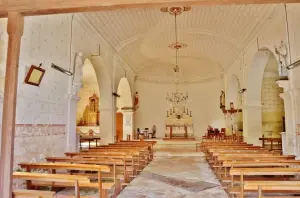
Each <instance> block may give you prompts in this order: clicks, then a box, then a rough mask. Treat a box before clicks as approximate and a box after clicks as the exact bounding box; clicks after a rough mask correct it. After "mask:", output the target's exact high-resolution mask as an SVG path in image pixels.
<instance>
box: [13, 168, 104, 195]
mask: <svg viewBox="0 0 300 198" xmlns="http://www.w3.org/2000/svg"><path fill="white" fill-rule="evenodd" d="M13 178H14V179H20V180H27V181H42V182H52V184H54V183H58V182H60V183H65V184H68V187H71V186H74V189H75V198H80V194H79V187H80V186H82V185H84V184H89V183H90V180H89V178H88V177H85V176H78V175H61V174H46V173H27V172H14V173H13ZM102 198H103V197H102Z"/></svg>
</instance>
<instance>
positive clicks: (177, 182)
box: [118, 145, 228, 198]
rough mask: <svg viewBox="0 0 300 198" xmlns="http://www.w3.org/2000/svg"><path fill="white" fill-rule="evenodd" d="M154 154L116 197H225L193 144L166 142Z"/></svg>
mask: <svg viewBox="0 0 300 198" xmlns="http://www.w3.org/2000/svg"><path fill="white" fill-rule="evenodd" d="M181 147H182V148H181ZM184 147H185V148H186V149H184ZM155 155H156V157H155V159H154V160H153V161H152V162H151V163H150V164H149V165H148V166H147V167H146V168H145V169H144V171H143V172H142V173H141V174H140V175H139V176H138V177H136V178H135V179H134V180H133V181H132V182H131V183H130V185H129V186H127V187H126V188H125V189H124V190H123V191H122V193H121V194H120V195H119V196H118V198H201V197H203V198H227V197H228V196H227V194H226V193H225V191H224V190H223V189H222V187H221V186H220V183H219V181H218V180H217V179H216V177H215V175H214V173H213V172H212V171H211V169H210V168H209V166H208V164H207V163H206V162H205V160H204V158H203V155H202V153H195V151H194V147H189V146H188V145H186V146H176V145H175V146H167V147H163V148H159V149H157V151H156V154H155Z"/></svg>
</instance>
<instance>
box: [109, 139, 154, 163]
mask: <svg viewBox="0 0 300 198" xmlns="http://www.w3.org/2000/svg"><path fill="white" fill-rule="evenodd" d="M155 144H156V141H153V142H152V141H151V142H150V141H149V142H148V141H121V142H118V143H115V145H138V146H143V145H147V146H148V149H149V152H150V157H151V159H150V160H152V159H153V153H154V149H153V146H154V145H155Z"/></svg>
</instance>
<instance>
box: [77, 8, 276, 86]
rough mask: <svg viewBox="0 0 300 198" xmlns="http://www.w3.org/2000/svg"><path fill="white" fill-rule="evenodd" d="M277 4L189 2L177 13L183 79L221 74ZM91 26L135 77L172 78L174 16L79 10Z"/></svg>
mask: <svg viewBox="0 0 300 198" xmlns="http://www.w3.org/2000/svg"><path fill="white" fill-rule="evenodd" d="M275 7H276V6H275V5H226V6H225V5H224V6H204V7H200V6H193V7H192V9H191V10H190V11H188V12H184V13H182V14H181V15H180V16H178V22H177V24H178V29H179V31H178V34H179V37H178V38H179V41H180V42H183V43H186V44H187V45H188V47H186V48H183V49H180V51H179V52H180V58H179V66H180V68H181V80H182V82H198V81H202V80H205V79H210V78H215V77H219V76H220V75H221V74H222V73H223V72H224V71H225V70H226V69H227V68H228V67H229V66H230V64H231V63H232V62H233V60H234V59H235V58H236V57H237V56H238V54H239V53H240V52H241V51H242V49H243V48H245V46H246V45H247V44H248V43H249V42H250V41H251V40H252V39H254V38H255V37H256V36H257V35H258V34H259V32H260V31H261V30H262V29H263V28H264V27H265V26H266V24H267V23H268V22H269V20H270V18H271V16H272V14H273V13H274V10H275ZM79 17H80V18H82V19H83V20H85V21H88V22H89V23H90V24H92V25H93V27H94V28H95V29H97V32H99V34H101V35H102V36H103V37H104V38H105V39H106V40H107V41H108V42H109V43H110V44H111V45H112V46H113V47H114V49H115V50H116V51H117V52H118V53H119V55H120V56H121V57H122V59H123V60H124V61H125V62H126V63H127V64H128V66H130V67H131V68H132V70H133V71H134V72H136V74H137V76H138V78H139V79H143V80H148V81H159V82H173V81H174V72H173V69H172V68H173V67H174V64H175V50H174V49H170V48H168V45H169V44H171V43H174V42H175V35H174V16H172V15H170V14H168V13H164V12H161V11H160V8H136V9H120V10H111V11H101V12H93V13H84V14H80V15H79Z"/></svg>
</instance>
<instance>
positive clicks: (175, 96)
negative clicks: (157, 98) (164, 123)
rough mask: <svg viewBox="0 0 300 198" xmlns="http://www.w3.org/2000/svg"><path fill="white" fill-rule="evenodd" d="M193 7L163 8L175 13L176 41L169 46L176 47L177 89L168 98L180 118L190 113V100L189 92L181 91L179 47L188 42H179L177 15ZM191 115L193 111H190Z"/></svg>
mask: <svg viewBox="0 0 300 198" xmlns="http://www.w3.org/2000/svg"><path fill="white" fill-rule="evenodd" d="M190 9H191V7H171V8H162V9H161V11H162V12H168V13H169V14H171V15H174V18H175V21H174V24H175V25H174V26H175V27H174V30H175V42H174V43H172V44H170V45H169V46H168V47H169V48H171V49H175V67H174V68H173V71H174V73H175V85H176V90H175V92H173V93H172V94H171V95H169V93H167V97H166V100H167V101H168V102H169V103H170V106H171V111H170V112H171V113H174V114H175V115H176V117H177V118H178V119H180V118H182V117H183V114H184V113H186V114H187V115H188V114H189V112H188V110H186V105H187V100H188V93H186V94H185V95H184V94H183V93H182V92H180V91H179V73H180V67H179V64H178V58H179V49H181V48H185V47H187V44H185V43H181V42H178V28H177V16H178V15H180V14H181V13H182V12H185V11H189V10H190ZM190 116H191V112H190Z"/></svg>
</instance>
